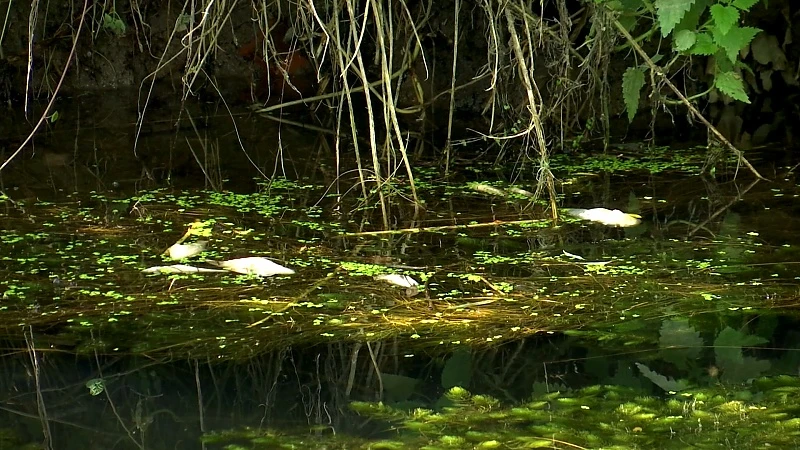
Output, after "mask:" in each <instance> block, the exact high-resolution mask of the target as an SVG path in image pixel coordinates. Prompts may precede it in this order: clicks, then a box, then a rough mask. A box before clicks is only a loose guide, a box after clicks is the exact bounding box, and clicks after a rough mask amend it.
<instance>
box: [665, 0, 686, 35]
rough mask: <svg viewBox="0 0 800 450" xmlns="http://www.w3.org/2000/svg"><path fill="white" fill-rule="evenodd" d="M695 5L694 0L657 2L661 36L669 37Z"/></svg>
mask: <svg viewBox="0 0 800 450" xmlns="http://www.w3.org/2000/svg"><path fill="white" fill-rule="evenodd" d="M692 4H694V0H656V12H657V15H658V26H659V27H661V36H664V37H666V36H668V35H669V34H670V33H671V32H672V29H673V28H675V25H677V24H678V23H679V22H680V21H681V19H683V16H684V15H685V14H686V12H687V11H689V8H691V7H692Z"/></svg>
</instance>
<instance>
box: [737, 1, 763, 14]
mask: <svg viewBox="0 0 800 450" xmlns="http://www.w3.org/2000/svg"><path fill="white" fill-rule="evenodd" d="M759 1H760V0H733V6H735V7H737V8H739V9H741V10H742V11H749V10H750V8H752V7H753V5H755V4H756V3H758V2H759Z"/></svg>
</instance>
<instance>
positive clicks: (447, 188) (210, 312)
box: [0, 155, 800, 449]
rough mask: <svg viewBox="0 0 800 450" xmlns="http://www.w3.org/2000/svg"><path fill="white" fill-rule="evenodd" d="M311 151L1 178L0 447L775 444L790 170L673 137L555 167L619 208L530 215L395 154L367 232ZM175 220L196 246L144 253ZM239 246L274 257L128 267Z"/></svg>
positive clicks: (794, 379) (785, 439) (365, 205)
mask: <svg viewBox="0 0 800 450" xmlns="http://www.w3.org/2000/svg"><path fill="white" fill-rule="evenodd" d="M637 157H638V156H637V155H628V156H625V157H619V156H618V157H617V159H618V160H625V159H635V158H637ZM322 159H324V157H322ZM661 160H664V158H662V159H661ZM661 160H660V161H661ZM675 160H677V159H673V160H671V161H673V162H674V161H675ZM301 166H302V165H301V164H300V163H297V164H296V167H301ZM315 167H317V168H316V169H315V168H311V169H303V170H301V171H295V172H294V176H274V177H271V178H270V179H264V178H257V179H254V180H251V179H250V178H247V179H244V180H243V179H242V178H241V177H239V178H237V179H236V182H235V183H231V188H230V189H227V190H222V191H220V192H215V191H214V190H211V189H208V186H207V183H203V184H201V185H200V186H194V187H186V188H184V187H183V186H184V185H188V184H187V183H185V180H181V179H179V177H178V176H174V177H173V176H172V175H171V176H170V177H164V178H162V179H160V181H158V182H156V181H157V180H155V179H153V180H151V181H152V182H150V183H148V182H142V180H144V181H147V180H148V179H149V178H148V177H149V176H150V175H148V174H147V173H143V175H142V178H141V179H140V180H137V181H136V182H135V183H134V182H128V183H126V182H125V181H124V178H123V177H118V178H114V176H113V175H111V174H109V175H104V176H103V177H99V178H98V179H102V180H103V181H104V182H103V183H98V185H97V186H96V187H97V188H95V189H94V190H93V191H90V190H89V189H87V188H83V187H81V188H78V189H77V191H75V189H70V188H69V186H77V185H78V184H80V183H78V180H82V181H85V178H84V177H83V176H80V175H75V177H73V178H71V179H70V178H69V177H67V176H65V178H64V179H60V178H59V177H58V176H54V177H50V178H48V180H49V184H47V183H43V184H40V185H38V186H36V185H34V184H33V183H31V184H29V185H24V186H23V183H21V182H19V181H13V182H9V181H7V180H6V181H5V183H4V192H5V194H6V195H7V197H6V198H5V199H4V201H3V202H2V203H1V204H0V206H2V210H0V228H1V229H2V230H3V231H2V234H1V235H0V263H1V264H0V297H1V298H2V300H0V324H2V326H0V333H2V336H3V341H4V343H5V345H4V348H5V351H4V357H3V359H2V361H3V368H2V370H3V375H2V377H0V380H2V386H1V387H0V392H2V397H0V414H2V417H3V418H2V420H0V424H2V426H0V430H2V432H0V447H2V448H34V447H25V445H28V444H31V443H41V442H42V440H43V439H45V437H47V438H49V439H50V440H51V442H52V443H53V444H52V445H53V448H58V449H61V448H64V449H67V448H87V447H88V448H153V449H161V448H164V449H167V448H169V449H173V448H187V449H189V448H201V447H202V446H205V447H206V448H230V449H234V448H253V449H262V448H263V449H271V448H328V449H332V448H348V449H350V448H372V449H378V448H384V449H387V448H389V449H394V448H410V449H417V448H428V449H439V448H457V449H462V448H463V449H472V448H487V449H488V448H644V449H647V448H687V447H703V448H705V447H711V446H713V447H715V448H719V447H721V448H761V447H765V446H772V447H777V448H793V447H795V446H797V445H798V442H800V419H798V418H797V417H798V407H797V406H796V405H798V404H800V402H798V400H799V398H798V397H800V381H798V375H799V372H798V371H799V370H800V352H798V351H797V350H798V345H800V341H799V340H798V332H797V331H796V329H797V323H798V321H797V318H796V313H795V311H796V310H797V307H796V305H797V304H798V293H799V291H798V276H799V274H798V270H797V268H798V261H800V259H798V257H797V249H798V248H800V247H799V246H800V239H798V238H797V235H796V233H795V232H794V230H796V229H798V219H797V217H798V216H797V215H796V214H795V213H794V210H795V209H796V204H797V202H798V195H800V188H798V185H797V182H796V180H795V174H794V172H792V171H790V170H789V167H780V166H775V167H774V168H773V169H772V172H771V173H770V175H769V176H770V178H771V182H761V183H752V181H751V180H750V179H749V178H748V176H747V175H746V174H742V175H740V177H739V178H733V177H732V176H731V174H732V173H733V169H732V168H731V167H725V166H723V167H720V170H719V172H718V177H717V178H711V177H701V176H698V175H694V173H697V170H696V167H695V166H692V165H691V164H690V163H688V162H686V161H683V162H681V163H680V164H678V163H675V164H672V165H669V164H666V163H664V165H663V166H662V168H665V169H669V170H668V171H654V173H651V172H649V171H647V170H641V169H639V170H630V171H624V172H619V171H618V172H612V173H609V172H596V173H594V174H587V173H583V171H584V170H586V167H593V166H584V167H574V168H572V170H566V167H565V169H564V170H562V171H561V172H560V173H558V175H559V177H560V179H561V180H562V181H563V183H562V184H561V185H559V186H558V189H559V194H560V195H561V198H560V199H559V202H560V205H562V206H563V207H565V208H568V207H579V208H587V207H594V206H603V207H607V208H612V209H614V208H618V209H621V210H624V211H626V212H630V213H636V214H639V215H641V217H642V223H641V224H640V225H638V226H636V227H632V228H624V229H623V228H612V227H606V226H602V225H597V224H591V223H587V222H582V221H578V220H575V219H567V218H566V217H564V218H563V220H562V221H560V222H559V223H558V225H557V226H553V224H552V223H551V222H549V220H548V219H549V215H548V214H547V213H546V212H545V210H544V209H543V207H542V206H540V205H538V204H531V203H530V202H529V200H528V199H527V198H526V197H525V196H524V195H521V194H520V195H508V196H493V195H490V194H486V193H483V192H478V191H476V190H475V189H470V188H469V187H468V184H467V182H468V181H472V182H475V181H478V182H482V183H491V184H494V185H496V186H497V187H499V188H504V187H507V186H508V184H507V183H504V182H496V181H497V179H498V177H497V175H496V174H495V172H493V171H492V170H491V169H490V168H489V167H481V166H477V167H466V168H462V171H461V172H460V173H461V174H462V175H461V176H460V177H458V178H456V179H455V180H453V181H451V182H449V183H445V182H444V181H443V180H441V179H439V178H437V177H438V175H437V173H436V172H437V171H436V170H433V169H426V168H419V170H418V172H417V173H416V182H417V189H418V192H420V193H421V195H422V196H423V199H424V201H425V208H424V209H415V208H414V207H413V205H411V204H410V203H409V202H408V201H407V200H406V199H405V198H404V197H407V196H408V195H410V188H409V185H408V183H407V182H405V181H404V179H403V178H402V177H401V178H398V180H397V182H396V183H395V184H393V186H392V191H391V193H392V194H393V195H392V196H391V200H390V203H388V205H387V209H386V210H387V212H388V215H389V217H390V221H391V224H392V227H393V229H395V230H406V231H398V232H394V233H380V232H379V231H380V230H381V229H382V226H381V224H382V211H381V209H380V208H379V207H377V206H375V203H376V197H375V196H373V197H370V198H369V199H367V201H364V200H363V198H360V197H359V195H360V194H359V192H360V191H359V190H358V187H357V181H356V179H355V178H354V177H352V176H350V177H345V178H342V179H339V180H336V179H335V178H333V177H331V176H330V173H329V172H328V171H327V168H326V167H325V166H315ZM223 169H224V167H223ZM219 173H220V174H221V175H222V177H221V178H220V179H219V180H218V181H220V182H221V181H222V180H223V179H224V178H225V173H224V170H220V172H219ZM490 173H492V175H489V174H490ZM765 173H768V172H767V171H765ZM463 174H467V175H463ZM62 175H63V174H62ZM195 175H196V174H195ZM228 175H229V174H228ZM190 177H191V175H190V174H186V179H188V178H190ZM114 180H120V181H122V182H121V183H120V182H115V181H114ZM170 184H171V186H170ZM42 186H44V187H42ZM226 186H227V185H226ZM523 187H526V188H530V187H529V186H524V183H523ZM190 228H191V229H192V230H193V233H192V234H191V235H189V236H185V237H186V241H185V242H186V243H196V242H198V241H201V240H202V241H207V244H206V246H205V250H204V251H203V252H202V253H199V254H198V255H195V256H192V257H191V258H188V259H183V260H179V261H173V260H170V259H169V258H168V257H167V256H166V255H165V254H164V252H165V250H166V249H168V248H169V247H170V246H172V245H173V244H175V243H176V242H178V241H179V240H180V239H181V238H182V236H184V235H185V233H186V232H187V230H189V229H190ZM255 256H258V257H267V258H270V259H271V260H273V261H274V262H276V263H279V264H281V265H283V266H285V267H288V268H291V269H292V270H294V271H295V273H294V274H291V275H277V276H270V277H259V276H254V275H242V274H237V273H235V272H231V271H222V272H211V273H185V271H184V273H177V274H176V273H171V274H170V273H160V272H159V273H143V272H142V271H143V270H144V269H147V268H149V267H153V266H170V265H173V264H185V265H191V266H193V267H197V268H205V269H219V267H217V266H216V265H214V263H216V262H219V261H225V260H230V259H233V258H241V257H255ZM386 275H403V276H406V277H410V278H411V279H413V280H414V281H416V282H417V283H418V285H417V286H415V287H407V286H395V285H392V284H391V283H389V282H386V281H383V280H382V279H381V276H386ZM384 278H385V277H384ZM395 279H398V278H395ZM401 279H403V280H408V278H401ZM376 402H382V403H376Z"/></svg>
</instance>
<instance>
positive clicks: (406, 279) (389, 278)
mask: <svg viewBox="0 0 800 450" xmlns="http://www.w3.org/2000/svg"><path fill="white" fill-rule="evenodd" d="M375 279H376V280H378V281H385V282H387V283H389V284H393V285H395V286H400V287H404V288H410V287H414V286H419V283H417V280H415V279H413V278H411V277H410V276H408V275H399V274H396V273H392V274H388V275H387V274H383V275H377V276H375Z"/></svg>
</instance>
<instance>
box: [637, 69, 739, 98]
mask: <svg viewBox="0 0 800 450" xmlns="http://www.w3.org/2000/svg"><path fill="white" fill-rule="evenodd" d="M623 84H624V79H623ZM714 87H716V88H717V89H719V91H720V92H722V93H723V94H725V95H727V96H728V97H730V98H732V99H734V100H739V101H740V102H744V103H750V99H749V98H748V97H747V93H746V92H745V91H744V83H743V82H742V77H740V76H739V74H737V73H736V72H722V73H718V74H717V76H716V77H714Z"/></svg>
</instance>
